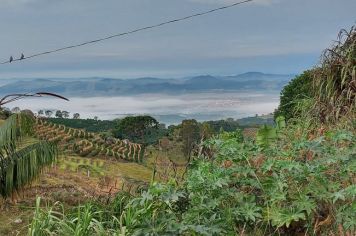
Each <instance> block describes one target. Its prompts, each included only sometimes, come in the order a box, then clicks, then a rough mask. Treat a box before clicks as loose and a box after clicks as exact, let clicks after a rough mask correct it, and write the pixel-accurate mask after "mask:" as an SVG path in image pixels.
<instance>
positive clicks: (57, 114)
mask: <svg viewBox="0 0 356 236" xmlns="http://www.w3.org/2000/svg"><path fill="white" fill-rule="evenodd" d="M55 116H56V117H57V118H63V114H62V111H60V110H57V111H56V114H55Z"/></svg>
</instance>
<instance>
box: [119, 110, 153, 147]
mask: <svg viewBox="0 0 356 236" xmlns="http://www.w3.org/2000/svg"><path fill="white" fill-rule="evenodd" d="M158 124H159V123H158V121H157V120H156V119H155V118H153V117H151V116H128V117H125V118H124V119H122V120H120V121H119V122H118V125H117V127H116V129H115V130H114V131H113V134H114V136H115V137H117V138H121V139H129V140H131V141H133V142H139V143H143V144H145V135H150V134H151V133H152V131H154V130H157V129H158Z"/></svg>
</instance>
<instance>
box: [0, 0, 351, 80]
mask: <svg viewBox="0 0 356 236" xmlns="http://www.w3.org/2000/svg"><path fill="white" fill-rule="evenodd" d="M237 1H239V0H236V1H234V0H0V30H1V33H0V61H4V60H7V59H8V58H9V57H10V56H14V57H15V58H16V57H19V55H21V53H24V54H25V55H31V54H34V53H37V52H41V51H45V50H48V49H54V48H58V47H63V46H67V45H71V44H76V43H80V42H83V41H87V40H92V39H96V38H100V37H102V36H106V35H110V34H116V33H120V32H125V31H128V30H132V29H136V28H139V27H142V26H147V25H151V24H156V23H160V22H162V21H166V20H169V19H174V18H177V17H182V16H185V15H190V14H192V13H197V12H200V11H205V10H209V9H212V8H216V7H220V6H223V5H225V4H230V3H234V2H237ZM355 12H356V1H355V0H255V1H254V2H251V3H247V4H243V5H239V6H236V7H234V8H230V9H227V10H224V11H220V12H217V13H214V14H210V15H207V16H203V17H200V18H194V19H192V20H189V21H186V22H180V23H175V24H170V25H166V26H164V27H161V28H156V29H152V30H149V31H145V32H139V33H137V34H132V35H128V36H125V37H121V38H114V39H111V40H108V41H105V42H101V43H98V44H94V45H88V46H84V47H81V48H76V49H72V50H68V51H64V52H59V53H56V54H51V55H45V56H43V57H37V58H33V59H30V60H25V61H21V62H19V63H11V64H5V65H0V79H7V78H15V77H17V78H27V77H28V78H31V77H41V78H46V77H97V76H100V77H112V78H135V77H145V76H155V77H162V78H171V77H185V76H193V75H202V74H212V75H234V74H239V73H244V72H248V71H260V72H265V73H279V74H298V73H301V72H302V71H303V70H305V69H308V68H311V67H313V66H314V65H317V63H318V62H319V58H320V55H321V52H322V50H323V49H325V48H327V47H329V46H330V45H331V44H332V42H333V40H335V39H336V37H337V33H338V31H339V30H340V29H342V28H346V29H349V28H350V27H351V26H352V25H353V24H355V23H356V17H355Z"/></svg>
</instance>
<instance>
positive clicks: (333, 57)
mask: <svg viewBox="0 0 356 236" xmlns="http://www.w3.org/2000/svg"><path fill="white" fill-rule="evenodd" d="M355 58H356V25H354V26H353V27H352V28H351V29H350V31H346V30H341V31H340V33H339V36H338V40H337V41H335V45H334V46H333V47H331V48H329V49H326V50H325V51H324V54H323V57H322V61H321V67H320V68H317V69H316V70H315V72H314V74H315V78H314V86H315V92H316V93H315V107H314V112H315V113H316V115H317V116H318V117H319V118H320V120H321V121H322V122H324V123H330V122H331V123H336V122H337V121H338V120H339V119H340V118H351V120H352V119H353V118H355V109H356V86H355V84H356V60H355Z"/></svg>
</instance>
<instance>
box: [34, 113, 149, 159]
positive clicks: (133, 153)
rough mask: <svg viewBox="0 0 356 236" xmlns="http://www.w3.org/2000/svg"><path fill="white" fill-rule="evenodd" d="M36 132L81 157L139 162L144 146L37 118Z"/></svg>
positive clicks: (64, 149)
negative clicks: (106, 137) (111, 158)
mask: <svg viewBox="0 0 356 236" xmlns="http://www.w3.org/2000/svg"><path fill="white" fill-rule="evenodd" d="M36 124H37V126H36V133H37V136H38V138H40V139H42V140H48V141H52V142H56V143H58V144H59V147H60V148H61V149H62V150H63V151H67V152H69V153H75V154H78V155H80V156H82V157H113V158H117V159H124V160H128V161H135V162H141V161H142V159H143V157H144V153H145V150H144V147H143V146H142V145H141V144H137V143H131V142H129V141H127V140H119V139H114V138H110V139H104V138H102V137H101V136H100V135H98V134H96V133H91V132H87V131H84V130H80V129H74V128H68V127H66V126H64V125H59V124H53V123H50V122H47V121H45V120H43V119H37V122H36Z"/></svg>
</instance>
